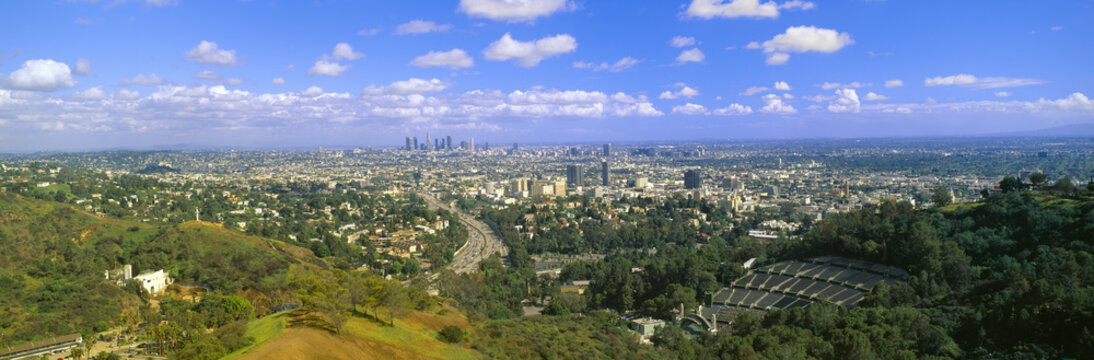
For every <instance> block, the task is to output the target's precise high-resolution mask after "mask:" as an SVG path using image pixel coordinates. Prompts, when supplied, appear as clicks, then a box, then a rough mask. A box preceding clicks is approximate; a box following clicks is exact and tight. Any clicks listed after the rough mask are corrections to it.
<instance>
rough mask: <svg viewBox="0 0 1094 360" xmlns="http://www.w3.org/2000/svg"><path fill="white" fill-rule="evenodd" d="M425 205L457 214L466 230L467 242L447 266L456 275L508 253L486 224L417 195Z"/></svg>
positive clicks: (425, 195) (435, 199) (425, 196)
mask: <svg viewBox="0 0 1094 360" xmlns="http://www.w3.org/2000/svg"><path fill="white" fill-rule="evenodd" d="M418 195H419V196H421V197H422V198H423V199H425V201H426V204H428V205H429V208H431V209H437V208H442V209H445V210H448V211H449V212H451V213H453V214H457V215H458V216H459V218H460V222H462V223H463V225H464V227H466V228H467V242H465V243H464V244H463V246H461V247H460V248H459V249H457V250H456V253H455V255H454V256H453V258H452V263H450V264H448V267H449V268H450V269H452V271H455V272H456V273H457V274H463V273H467V272H471V271H474V270H477V269H478V268H479V262H480V261H482V260H483V259H486V258H487V257H490V255H492V254H494V253H501V256H506V255H508V253H509V249H507V248H506V247H505V244H503V243H502V242H501V238H500V237H498V235H497V234H495V233H494V230H493V229H491V228H490V226H487V225H486V223H483V222H482V221H479V220H478V219H475V218H474V217H472V216H471V215H468V214H467V213H465V212H463V211H461V210H459V209H456V208H453V207H451V206H449V205H448V204H445V203H442V202H441V201H440V200H437V198H435V197H433V196H432V195H430V194H426V193H419V194H418ZM436 276H437V272H436V271H434V272H433V274H432V275H431V277H433V278H436Z"/></svg>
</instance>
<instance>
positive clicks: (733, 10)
mask: <svg viewBox="0 0 1094 360" xmlns="http://www.w3.org/2000/svg"><path fill="white" fill-rule="evenodd" d="M687 15H688V16H691V17H697V18H702V19H710V18H714V17H724V18H736V17H754V18H765V17H768V18H773V17H778V16H779V5H777V4H775V2H774V1H768V2H765V3H760V1H759V0H729V1H728V2H726V1H725V0H692V2H691V5H688V9H687Z"/></svg>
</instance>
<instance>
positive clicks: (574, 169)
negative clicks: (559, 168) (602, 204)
mask: <svg viewBox="0 0 1094 360" xmlns="http://www.w3.org/2000/svg"><path fill="white" fill-rule="evenodd" d="M584 175H585V172H584V171H582V169H581V165H566V183H567V184H569V185H570V186H571V187H574V188H576V187H578V186H584V185H585V182H584V179H583V178H584Z"/></svg>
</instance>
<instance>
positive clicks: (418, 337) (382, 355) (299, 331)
mask: <svg viewBox="0 0 1094 360" xmlns="http://www.w3.org/2000/svg"><path fill="white" fill-rule="evenodd" d="M441 309H443V310H441V311H439V312H438V313H430V312H421V311H415V312H411V313H410V314H408V315H407V316H404V317H401V318H398V319H396V320H395V325H394V326H388V325H383V324H381V323H379V322H377V321H374V320H372V319H366V318H361V317H351V318H350V319H349V321H347V322H346V325H345V329H344V330H343V331H342V333H341V334H335V333H333V332H331V331H328V330H327V329H324V328H320V327H313V326H308V325H307V324H306V323H307V322H306V321H302V320H301V319H302V318H305V317H306V314H304V313H303V312H301V311H296V312H293V313H291V314H290V313H283V314H278V315H275V316H269V317H266V318H263V319H259V320H256V321H253V322H251V324H249V326H248V331H247V333H246V336H250V337H253V338H254V339H255V342H254V344H253V345H251V346H248V347H246V348H243V349H240V350H237V351H235V352H233V353H232V354H229V355H228V356H227V357H225V359H274V360H276V359H481V358H483V357H482V355H480V354H479V353H477V352H475V351H474V350H471V349H468V348H466V347H463V346H460V345H458V344H448V343H445V342H443V341H441V340H439V339H438V336H437V333H438V332H439V331H440V330H441V329H442V328H443V327H445V326H448V325H454V326H458V327H461V328H467V327H468V326H469V325H468V322H467V319H466V318H464V316H463V315H462V314H460V313H459V312H458V311H455V310H454V309H451V308H441ZM442 314H443V315H442Z"/></svg>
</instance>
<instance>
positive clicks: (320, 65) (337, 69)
mask: <svg viewBox="0 0 1094 360" xmlns="http://www.w3.org/2000/svg"><path fill="white" fill-rule="evenodd" d="M346 70H349V65H342V64H339V63H337V62H333V61H327V60H318V61H316V62H315V65H312V67H311V69H308V75H312V76H315V75H322V76H342V74H343V73H345V72H346Z"/></svg>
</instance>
